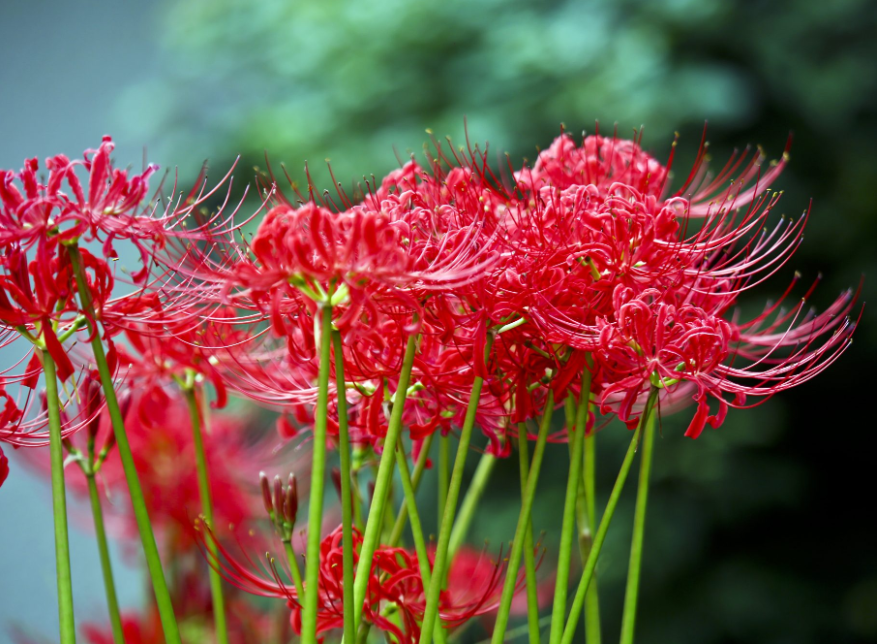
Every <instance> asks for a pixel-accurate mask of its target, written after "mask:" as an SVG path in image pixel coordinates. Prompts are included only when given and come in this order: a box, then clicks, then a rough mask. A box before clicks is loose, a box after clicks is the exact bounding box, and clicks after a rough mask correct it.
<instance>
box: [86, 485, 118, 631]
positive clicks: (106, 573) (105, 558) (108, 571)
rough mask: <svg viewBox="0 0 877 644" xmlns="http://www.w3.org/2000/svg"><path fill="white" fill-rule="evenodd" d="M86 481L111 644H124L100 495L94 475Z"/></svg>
mask: <svg viewBox="0 0 877 644" xmlns="http://www.w3.org/2000/svg"><path fill="white" fill-rule="evenodd" d="M85 479H86V481H88V495H89V497H91V514H92V516H93V517H94V532H95V535H97V550H98V553H99V554H100V567H101V572H102V573H103V577H104V590H105V591H106V594H107V608H108V609H109V613H110V625H111V626H112V628H113V642H115V644H125V634H124V632H123V631H122V617H121V615H120V614H119V600H118V598H117V596H116V583H115V581H113V566H112V563H111V561H110V549H109V546H108V545H107V531H106V528H105V527H104V512H103V509H102V508H101V502H100V493H99V492H98V490H97V482H96V481H95V480H94V474H88V473H86V475H85Z"/></svg>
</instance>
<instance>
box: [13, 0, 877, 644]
mask: <svg viewBox="0 0 877 644" xmlns="http://www.w3.org/2000/svg"><path fill="white" fill-rule="evenodd" d="M0 35H2V39H0V53H2V57H3V60H4V65H3V68H2V69H0V88H2V89H0V110H2V111H0V141H3V142H4V143H3V145H2V146H0V161H2V166H3V167H19V166H20V163H21V160H22V159H23V158H24V157H25V156H34V155H39V156H46V155H48V154H52V153H55V152H60V151H63V152H65V153H67V154H70V155H76V154H79V152H80V151H81V150H82V149H83V148H85V147H87V146H94V145H96V144H97V142H98V141H99V136H100V135H101V134H103V133H105V132H111V133H112V134H113V135H114V137H115V138H116V139H117V140H118V141H119V151H118V152H119V158H120V159H121V160H123V161H125V162H132V163H135V164H139V160H140V146H143V145H145V146H148V149H149V157H150V159H151V160H154V161H157V162H158V163H161V164H162V165H163V166H164V167H172V166H174V165H178V166H179V167H180V172H181V176H184V177H189V178H192V177H194V176H195V174H196V173H197V170H198V168H199V166H200V163H201V162H202V160H203V159H205V158H209V159H210V165H211V168H213V169H214V175H215V176H216V177H217V178H218V177H219V176H221V173H222V172H224V171H225V169H226V168H227V167H228V166H229V165H230V164H231V163H232V162H233V160H234V158H235V157H236V156H237V155H238V154H240V155H242V157H243V160H242V162H241V165H240V166H239V170H238V171H237V173H236V174H237V176H238V177H241V178H242V181H241V182H240V184H239V187H240V185H241V184H242V183H243V182H244V181H247V180H249V179H250V178H251V176H252V171H251V167H252V166H254V165H256V166H260V167H264V160H263V155H264V152H265V151H266V150H267V151H268V152H269V154H270V157H271V159H272V162H277V163H279V162H281V161H282V162H285V164H286V166H287V167H288V168H289V170H290V172H291V173H292V174H293V175H294V176H295V177H296V178H297V179H299V180H300V179H301V178H302V176H303V174H302V172H301V168H302V166H303V162H304V161H305V160H307V161H308V162H309V163H310V165H311V168H312V170H313V174H314V176H315V178H316V181H317V183H318V184H319V185H321V186H328V185H330V184H329V182H328V176H327V173H326V172H325V169H324V168H325V165H324V159H326V158H330V159H331V161H332V166H333V168H334V170H335V173H336V177H337V178H338V179H339V180H340V181H342V182H343V183H344V184H345V186H348V185H351V184H352V183H353V182H354V181H356V180H358V179H361V178H362V176H363V175H371V174H375V175H378V176H380V175H381V174H382V173H384V172H386V171H388V170H390V169H392V168H393V167H394V166H396V165H397V161H396V158H395V156H394V153H393V148H394V146H395V148H396V149H397V150H398V152H399V154H400V155H401V156H403V157H405V156H407V155H408V154H409V152H414V153H415V154H419V152H420V150H421V149H422V145H423V143H424V141H426V139H427V135H426V134H425V132H424V130H425V129H426V128H431V129H432V130H433V131H434V132H435V133H436V134H437V135H438V136H439V137H441V136H444V135H451V136H453V138H454V139H455V140H457V141H462V138H463V119H464V117H466V118H467V119H468V129H469V134H470V136H471V137H472V139H473V140H474V141H484V140H488V141H489V142H490V144H491V148H492V149H493V150H495V151H496V152H509V153H510V154H511V157H512V159H513V160H514V161H515V162H516V163H517V162H518V161H519V160H520V159H521V158H523V157H527V158H530V159H533V158H534V156H535V154H536V148H537V147H540V146H541V147H545V146H547V145H548V144H549V143H550V142H551V140H552V139H553V137H554V136H555V135H556V134H557V133H558V131H559V128H560V124H561V123H564V124H565V125H566V127H567V128H568V129H569V130H570V131H572V132H574V133H575V132H579V131H580V130H582V129H586V130H588V131H593V128H594V122H595V120H597V119H599V121H600V123H601V129H603V130H610V129H611V128H613V126H614V124H615V123H616V122H617V124H618V129H619V132H620V133H621V134H622V135H628V133H631V132H632V130H633V128H635V127H639V126H640V125H643V124H644V125H645V137H644V146H645V147H646V148H647V149H649V150H651V151H653V153H654V154H655V155H656V156H658V157H659V158H665V157H666V155H667V154H668V152H669V149H670V142H671V141H672V138H673V132H674V131H678V132H680V134H681V137H682V138H681V143H680V156H679V158H678V160H677V163H678V165H677V166H676V168H677V172H678V174H683V170H681V168H685V167H686V166H685V162H686V161H688V160H690V159H691V158H692V157H693V154H694V151H695V150H696V147H697V144H698V141H699V137H700V131H701V130H702V128H703V124H704V121H705V120H708V121H709V134H708V138H709V140H710V142H711V149H712V154H713V158H714V159H715V161H716V162H717V163H722V162H723V161H724V159H725V158H726V157H727V156H728V155H729V154H730V153H731V151H732V150H733V149H734V148H735V147H738V146H743V145H746V144H747V143H752V144H762V145H763V146H764V147H765V148H766V150H767V152H768V154H769V155H771V156H772V157H776V156H778V155H779V154H780V153H781V152H782V148H783V145H784V143H785V140H786V137H787V135H788V132H789V131H790V130H791V131H794V137H795V140H794V145H793V147H792V153H791V157H792V162H791V165H790V166H789V169H788V170H787V171H786V172H785V173H784V174H783V176H782V177H781V179H780V180H779V181H778V183H777V186H778V187H779V188H780V189H783V190H785V196H784V197H783V201H782V205H783V210H784V212H786V213H787V214H789V215H793V216H794V215H798V214H799V213H800V212H801V211H802V210H804V209H806V207H807V205H808V202H809V200H810V199H811V198H812V199H813V217H812V218H811V221H810V224H809V229H808V232H807V234H806V239H805V242H804V245H803V247H802V248H801V250H800V251H799V252H798V254H797V255H796V256H795V257H794V258H793V259H792V260H791V262H790V263H789V265H788V267H787V270H784V272H783V273H782V274H781V275H780V276H777V278H776V279H774V280H773V281H772V283H771V286H770V287H769V288H765V289H759V290H758V292H757V293H754V294H753V296H752V297H753V298H756V299H757V298H768V297H770V296H772V295H777V294H778V293H779V292H781V290H782V289H783V287H784V286H785V285H786V281H785V279H786V278H790V277H791V274H792V271H793V270H799V271H801V272H802V273H803V275H804V278H805V279H804V282H808V281H809V280H811V279H815V278H816V276H817V274H818V273H819V272H820V271H821V272H822V275H823V276H824V279H823V281H822V285H821V286H820V288H819V289H817V291H816V294H815V296H814V298H813V302H814V305H815V306H817V307H820V306H825V305H826V304H827V303H829V302H830V301H831V299H832V298H833V297H834V296H836V294H837V293H838V292H839V291H840V290H841V289H843V288H845V287H846V286H849V285H853V286H855V285H856V284H857V283H858V282H859V280H860V278H861V276H862V275H863V274H864V275H866V279H865V283H864V289H863V296H862V300H867V299H871V300H872V301H873V299H874V298H873V297H870V298H869V296H870V295H872V294H873V293H874V292H875V288H877V286H875V281H874V275H875V271H874V270H873V269H874V267H875V261H877V254H875V252H874V251H875V248H874V242H875V239H877V234H875V232H877V231H875V227H877V190H875V186H877V110H875V108H877V37H875V36H877V3H874V2H869V1H867V0H839V1H836V2H814V1H813V0H780V1H778V2H770V3H768V2H757V1H738V2H719V1H718V0H697V1H694V0H674V1H672V2H645V1H642V2H633V1H621V2H613V1H611V0H591V1H584V2H574V1H561V0H559V1H555V2H543V3H538V2H523V1H510V2H501V1H499V0H486V1H481V2H471V1H470V2H466V1H464V0H446V1H445V2H441V3H436V2H433V3H428V4H426V3H415V2H402V1H400V0H384V1H382V2H374V3H367V2H355V1H352V0H351V1H336V0H331V1H326V2H321V3H315V2H283V1H279V0H267V1H261V2H244V1H232V0H187V2H184V3H179V4H175V3H158V4H156V5H154V6H144V5H139V6H135V5H133V4H132V5H126V6H122V5H116V4H112V5H111V4H108V3H90V4H87V5H86V4H80V5H77V6H76V7H75V8H74V7H73V6H72V5H68V4H66V3H62V2H60V1H56V2H43V3H38V4H33V5H31V4H24V3H22V4H20V5H19V4H17V5H12V4H9V5H4V6H3V8H2V9H0ZM677 179H678V177H677ZM801 294H803V289H802V291H801ZM875 317H877V316H875V314H874V308H873V307H871V308H866V309H865V313H864V316H863V319H862V324H861V327H860V329H859V330H858V332H857V334H856V342H855V344H854V345H853V347H852V348H851V350H849V351H848V352H847V354H846V355H844V356H843V357H842V358H841V360H840V361H839V362H838V364H836V365H835V366H833V367H832V368H831V369H830V370H829V371H828V372H827V373H825V374H824V375H823V376H822V377H820V378H818V379H816V380H815V381H813V382H811V383H809V384H807V385H805V386H802V387H800V388H798V389H796V390H794V391H791V392H788V393H786V394H784V395H782V396H780V397H778V398H776V399H774V400H771V401H770V402H768V403H767V404H765V405H764V406H762V407H759V408H757V409H754V410H751V411H741V412H736V413H734V412H732V413H731V414H730V416H729V418H728V421H727V422H726V423H725V425H724V426H723V427H722V428H721V429H720V430H718V431H714V432H713V431H711V432H707V433H705V434H704V435H703V437H701V438H700V439H698V440H697V441H691V440H688V439H684V438H683V437H682V432H683V431H684V427H685V424H686V423H687V414H685V413H683V414H682V415H680V416H677V417H670V418H666V419H664V420H663V424H662V438H661V439H660V440H659V441H658V445H657V451H656V460H655V467H654V472H653V477H654V478H653V481H654V487H653V496H652V497H651V500H652V502H651V503H650V508H649V518H648V524H647V535H646V539H647V542H646V552H645V563H644V568H645V569H644V583H643V592H642V596H641V602H640V606H641V610H640V620H639V624H638V628H637V632H638V638H637V641H638V642H640V643H642V644H649V643H655V644H658V643H666V642H673V643H674V644H685V643H689V642H690V643H692V644H694V643H697V644H724V643H737V642H740V643H743V642H746V643H751V642H758V643H769V644H782V643H789V644H792V643H795V644H800V643H809V642H813V643H817V642H818V643H825V642H830V643H832V644H834V643H843V642H869V641H877V548H875V544H877V532H875V529H874V528H873V526H872V523H873V519H872V515H873V514H874V511H875V501H874V498H875V494H874V493H875V487H877V486H875V482H874V471H875V466H874V460H875V447H877V440H875V438H874V423H873V420H872V421H869V420H868V419H869V418H870V417H872V416H873V413H871V408H870V403H871V402H873V401H874V394H873V387H874V385H873V383H872V381H871V380H870V377H871V376H872V375H873V365H874V364H875V362H877V324H875V322H877V320H875ZM869 427H870V428H871V429H869ZM626 439H627V436H626V435H625V432H624V430H623V429H621V428H620V427H618V426H615V425H610V426H609V427H608V428H606V429H605V430H604V431H603V432H602V433H601V434H600V438H599V440H600V447H599V449H600V452H599V461H598V463H599V465H598V467H599V474H600V485H601V486H602V490H603V491H604V493H607V492H608V489H609V487H610V486H611V482H612V480H613V479H614V475H615V472H616V470H617V465H618V463H620V460H621V453H622V451H623V443H625V442H626ZM547 458H548V459H553V461H552V460H550V461H549V463H551V466H550V467H547V468H545V469H544V472H545V478H544V481H543V484H542V486H541V490H542V491H541V494H542V499H541V501H540V502H539V503H538V504H537V508H538V513H537V515H536V516H535V526H536V528H537V530H539V529H541V530H544V531H545V533H546V536H545V537H544V543H545V545H546V546H547V547H548V553H549V554H548V556H547V557H546V559H545V564H544V566H545V569H546V571H547V569H548V568H550V566H551V561H552V556H553V554H554V553H555V552H556V550H555V548H556V537H554V536H552V535H553V534H555V533H556V531H557V528H558V527H559V523H560V516H559V514H560V512H559V508H560V505H561V503H562V497H563V490H564V484H565V475H564V472H565V468H566V458H567V455H566V447H565V446H555V447H554V448H552V449H550V450H549V451H548V453H547ZM476 460H477V459H476V458H474V457H473V458H472V459H471V468H470V471H471V469H474V466H475V463H476ZM14 474H15V472H14ZM516 477H517V465H516V462H514V461H513V462H509V463H507V464H503V467H502V468H501V469H500V470H499V471H498V473H497V474H496V477H495V478H494V480H493V484H492V485H491V488H490V490H489V491H488V498H487V499H486V503H485V504H484V508H485V511H483V512H481V513H479V515H478V520H477V522H476V524H475V525H474V526H473V530H472V533H471V537H472V540H473V542H475V543H478V542H480V541H481V540H482V539H489V540H490V542H491V545H492V547H493V548H498V547H499V544H500V543H503V542H506V543H507V542H508V540H509V539H510V537H511V535H512V533H513V530H514V521H515V519H516V513H517V498H515V499H514V502H508V503H506V502H505V500H506V497H507V494H508V489H510V488H509V486H511V485H514V484H516V483H515V482H516ZM22 480H23V481H27V479H26V478H24V477H23V478H22V479H20V481H22ZM13 481H14V477H12V478H10V482H9V483H8V484H7V487H8V488H9V489H7V488H6V487H4V489H3V491H2V492H0V546H2V547H0V580H2V581H0V597H2V600H3V601H0V620H3V619H5V620H9V619H10V618H11V617H18V618H22V614H21V611H20V610H17V609H16V611H15V612H12V610H11V609H10V610H8V611H7V610H3V608H2V606H3V605H4V604H5V605H6V606H8V607H11V606H12V603H13V602H12V599H13V597H12V593H13V591H12V590H11V587H12V585H14V582H16V581H18V577H21V578H22V579H23V576H24V575H27V574H28V573H27V570H28V568H26V567H23V566H21V563H16V560H18V559H19V558H20V554H19V553H18V552H17V551H16V550H17V548H16V547H15V545H17V544H23V543H25V540H26V539H27V536H26V535H27V534H28V533H30V532H34V533H36V532H40V533H41V534H45V536H46V539H45V540H43V541H44V542H45V543H43V542H42V541H41V542H40V543H41V544H42V545H41V546H40V547H41V548H43V550H41V551H40V553H39V554H38V555H36V559H38V560H39V561H44V562H45V563H46V564H47V566H44V568H45V572H43V573H41V574H42V575H43V576H44V577H45V576H46V575H50V573H51V547H50V543H51V542H50V539H49V538H48V537H49V533H48V532H47V531H48V530H49V528H47V527H46V526H48V523H46V524H45V526H43V527H39V526H37V525H36V524H33V523H31V524H27V523H26V522H27V521H28V520H33V519H32V518H31V517H30V514H32V513H30V512H25V511H23V508H25V507H26V506H27V504H29V503H30V502H31V500H32V499H34V498H37V496H38V495H42V496H40V497H39V498H40V502H44V500H45V499H47V498H48V496H47V492H46V493H45V494H44V492H45V490H39V489H36V488H37V487H38V486H36V485H35V484H27V485H25V484H24V483H22V482H19V483H16V484H15V486H13ZM425 494H426V495H427V496H428V495H429V492H426V493H425ZM604 498H605V496H604ZM632 509H633V485H632V484H630V485H629V489H628V490H627V494H626V495H625V497H624V499H623V501H622V505H621V506H620V514H619V515H617V517H618V518H617V519H616V523H615V526H614V527H613V529H612V531H611V532H610V536H609V540H608V542H607V550H606V551H605V559H604V560H603V564H602V565H601V569H600V574H601V575H602V579H603V586H602V591H603V594H602V597H601V599H602V608H603V621H604V625H605V632H604V637H605V638H606V641H612V640H613V639H615V638H616V637H617V633H618V630H617V623H618V618H619V616H620V607H621V602H622V590H623V589H622V584H623V578H624V575H625V573H626V567H627V563H626V556H627V555H626V552H627V548H628V540H629V529H628V528H627V527H626V526H628V525H629V523H630V516H631V514H632ZM425 511H426V513H427V514H428V516H431V515H434V512H431V511H430V509H429V504H428V502H426V503H425ZM9 517H13V518H15V521H10V520H9ZM22 522H25V523H24V525H22ZM427 527H429V526H427ZM41 531H42V532H41ZM28 543H31V542H30V541H28ZM44 546H45V547H44ZM34 547H35V546H34ZM79 547H81V548H83V549H89V553H88V555H87V556H89V557H90V556H92V554H93V553H91V552H90V549H91V548H92V546H91V544H90V542H89V541H88V540H87V539H83V540H82V544H80V546H79ZM16 565H18V566H20V568H18V569H16V568H15V566H16ZM41 565H42V564H41ZM17 570H20V571H21V572H17ZM75 573H76V571H74V574H75ZM131 579H132V580H135V581H132V582H131V583H133V584H135V585H136V583H137V582H136V578H135V577H133V576H132V577H131ZM50 582H51V579H50V578H46V579H44V580H43V582H42V583H43V585H44V586H45V589H43V591H42V592H41V593H40V595H39V596H33V597H31V598H30V599H29V600H28V599H27V597H28V595H27V594H26V593H25V595H24V601H29V602H30V603H29V604H28V607H29V608H28V610H36V611H37V612H35V613H34V614H35V615H36V614H39V615H41V616H42V617H41V618H40V619H42V620H43V623H44V624H46V629H45V632H48V633H51V632H52V630H51V626H50V625H51V620H53V619H55V613H54V610H55V609H54V603H53V601H52V600H51V598H52V594H51V586H50ZM29 583H30V584H31V585H30V586H29V587H34V588H38V587H39V588H41V586H39V585H38V584H35V582H33V580H32V579H31V582H29ZM35 592H36V591H35ZM91 592H92V594H93V596H94V599H93V602H92V603H93V604H94V605H93V606H89V604H88V601H87V600H85V601H82V602H80V603H78V604H77V609H81V610H82V611H84V612H85V613H88V611H89V610H90V611H91V613H90V614H100V613H99V611H100V608H99V607H100V590H99V588H98V586H97V584H95V587H94V589H93V590H92V591H91ZM47 593H48V594H47ZM138 598H139V594H138V593H137V592H134V591H129V594H128V595H127V599H126V602H127V603H129V604H136V602H137V601H139V599H138ZM15 600H16V601H18V602H21V601H22V597H21V596H20V593H16V597H15ZM35 603H36V604H38V606H37V608H36V609H34V604H35ZM5 636H6V635H5V634H3V633H0V641H2V639H3V637H5ZM479 636H481V637H483V632H481V633H476V631H475V630H473V631H472V633H471V641H476V640H477V639H478V637H479Z"/></svg>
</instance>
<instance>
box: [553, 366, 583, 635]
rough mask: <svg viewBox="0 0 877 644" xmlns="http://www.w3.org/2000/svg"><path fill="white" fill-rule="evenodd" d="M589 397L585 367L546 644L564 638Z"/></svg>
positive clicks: (574, 428)
mask: <svg viewBox="0 0 877 644" xmlns="http://www.w3.org/2000/svg"><path fill="white" fill-rule="evenodd" d="M590 398H591V372H590V370H589V369H588V367H587V366H585V368H584V370H583V372H582V388H581V394H580V398H579V404H578V407H577V409H576V416H575V425H574V426H570V427H569V430H570V431H574V434H573V436H572V451H571V452H570V463H569V476H568V477H567V481H566V498H565V500H564V504H563V523H562V527H561V532H560V549H559V552H558V555H557V577H556V579H555V583H554V604H553V608H552V612H551V633H550V635H549V640H548V641H549V644H559V642H560V638H561V636H562V635H563V616H564V615H565V614H566V599H567V591H568V588H569V572H570V560H571V559H572V542H573V536H574V535H575V532H576V500H577V498H578V493H579V487H580V485H581V483H582V481H581V476H582V473H581V468H582V457H583V456H584V447H583V445H584V437H585V425H586V423H587V420H588V407H589V402H590Z"/></svg>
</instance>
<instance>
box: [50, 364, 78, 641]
mask: <svg viewBox="0 0 877 644" xmlns="http://www.w3.org/2000/svg"><path fill="white" fill-rule="evenodd" d="M42 359H43V370H44V371H45V373H46V407H47V411H48V415H49V455H50V458H51V463H52V513H53V515H54V518H55V572H56V575H57V583H58V622H59V626H60V634H61V642H62V644H74V643H75V642H76V625H75V623H74V620H73V577H72V575H71V574H70V543H69V541H68V538H67V492H66V489H65V486H64V448H63V446H62V444H61V403H60V401H59V399H58V379H57V374H56V371H55V361H54V360H53V359H52V356H50V355H49V352H48V351H43V352H42Z"/></svg>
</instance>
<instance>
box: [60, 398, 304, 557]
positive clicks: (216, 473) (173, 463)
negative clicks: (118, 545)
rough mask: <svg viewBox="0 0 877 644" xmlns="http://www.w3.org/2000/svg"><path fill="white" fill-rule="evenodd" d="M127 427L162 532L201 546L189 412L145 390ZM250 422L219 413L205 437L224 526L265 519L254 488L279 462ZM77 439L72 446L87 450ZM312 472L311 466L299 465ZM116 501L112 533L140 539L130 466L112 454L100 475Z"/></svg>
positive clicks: (82, 486)
mask: <svg viewBox="0 0 877 644" xmlns="http://www.w3.org/2000/svg"><path fill="white" fill-rule="evenodd" d="M130 410H131V411H130V412H129V413H127V416H126V428H127V430H128V436H129V440H130V443H131V450H132V452H133V454H134V463H135V465H136V467H137V471H138V473H139V475H140V481H141V485H142V487H143V492H144V496H145V499H146V506H147V509H148V510H149V516H150V518H151V520H152V523H153V526H154V527H155V529H156V532H157V534H161V535H163V543H164V545H165V546H166V547H168V548H171V549H172V550H173V551H174V552H175V553H177V554H180V555H181V554H182V553H185V552H187V551H188V552H191V551H192V549H193V547H194V545H195V541H194V530H193V527H192V522H193V520H194V518H195V517H197V516H198V513H199V512H200V508H201V499H200V493H199V488H198V479H197V472H196V469H195V467H194V466H193V463H195V451H194V450H195V448H194V445H193V440H192V429H191V423H190V419H189V413H188V409H187V407H186V404H185V402H184V401H183V400H182V399H181V397H180V396H179V395H178V394H177V393H176V392H172V391H168V390H165V389H162V388H160V387H157V386H156V387H153V388H151V389H149V390H142V391H137V393H136V394H134V395H133V396H132V398H131V400H130ZM245 422H246V421H245V419H243V418H240V417H233V416H229V415H219V414H216V415H213V416H212V417H211V423H210V429H209V433H207V434H206V435H205V441H204V449H205V456H206V458H207V460H208V462H209V463H210V485H211V490H212V498H213V505H214V513H215V521H216V522H217V525H223V526H225V525H229V524H235V525H239V524H241V522H243V521H245V520H248V519H249V518H250V517H252V516H258V515H260V514H261V511H260V508H261V497H260V495H259V493H258V490H257V489H255V487H254V486H252V485H251V484H250V481H251V480H253V478H255V473H256V472H258V471H259V469H260V468H265V467H266V466H267V465H268V464H270V462H271V461H272V457H271V455H270V453H269V452H268V450H267V449H266V445H265V443H264V441H257V440H254V439H253V438H252V437H248V436H247V434H246V432H245V431H244V426H245ZM93 429H94V430H95V434H96V443H97V444H98V445H103V444H105V443H107V441H111V440H112V439H111V436H112V428H111V426H110V422H109V418H108V417H107V415H106V413H101V414H100V416H99V418H98V419H97V421H96V425H94V426H93ZM76 438H77V437H74V440H73V441H72V443H71V445H72V446H73V447H77V446H78V447H79V449H80V450H83V449H84V445H81V444H79V443H77V441H76ZM297 469H298V470H299V471H304V472H306V470H307V468H306V467H299V468H297ZM98 478H99V479H100V480H101V481H102V483H103V485H104V486H105V488H106V489H107V491H108V493H109V496H110V500H111V501H112V503H110V504H107V505H106V507H105V512H106V514H107V523H108V527H109V529H110V530H112V531H113V532H115V533H116V534H117V535H118V536H120V537H128V536H131V535H133V534H136V529H137V528H136V525H135V522H134V516H133V514H132V513H131V510H130V508H129V507H128V505H127V502H126V499H127V495H126V494H125V493H124V490H125V489H126V482H125V477H124V472H123V470H122V464H121V462H120V460H119V457H118V454H117V453H116V452H115V451H112V452H110V454H109V456H108V457H106V460H105V461H104V462H103V465H102V466H101V467H100V469H99V471H98ZM67 484H68V487H69V489H71V490H73V491H74V492H75V493H78V494H82V495H86V494H87V493H88V490H87V487H86V481H85V479H84V478H83V477H79V476H68V483H67Z"/></svg>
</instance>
